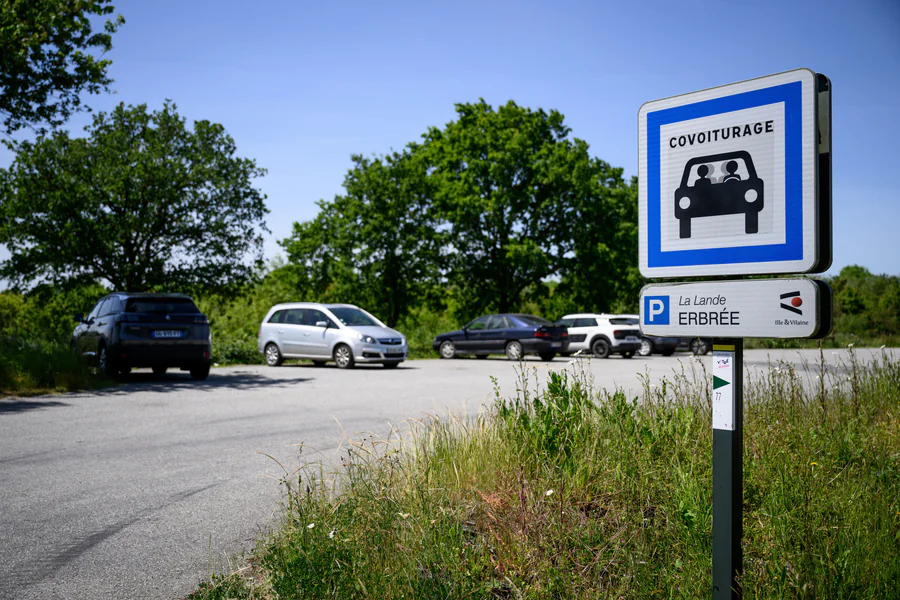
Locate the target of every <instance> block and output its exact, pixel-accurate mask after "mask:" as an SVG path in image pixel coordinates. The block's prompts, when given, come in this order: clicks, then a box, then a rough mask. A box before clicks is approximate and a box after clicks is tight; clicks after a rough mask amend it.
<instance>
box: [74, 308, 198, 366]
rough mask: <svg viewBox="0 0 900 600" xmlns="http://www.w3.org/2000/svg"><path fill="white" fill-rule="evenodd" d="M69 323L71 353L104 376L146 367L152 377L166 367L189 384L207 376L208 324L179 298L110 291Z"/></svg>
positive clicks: (196, 309)
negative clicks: (183, 373)
mask: <svg viewBox="0 0 900 600" xmlns="http://www.w3.org/2000/svg"><path fill="white" fill-rule="evenodd" d="M75 320H76V321H78V326H77V327H75V331H74V332H73V333H72V348H73V349H75V351H76V352H79V353H81V354H83V355H85V356H89V357H93V358H94V359H95V360H96V362H97V365H98V366H99V367H100V371H101V372H102V373H103V374H105V375H107V376H110V377H112V376H116V375H125V374H127V373H128V372H129V371H131V369H132V368H136V367H149V368H152V369H153V373H154V375H156V376H161V375H163V374H165V372H166V370H167V369H168V368H170V367H171V368H178V369H181V370H182V371H190V372H191V377H193V378H194V379H206V378H207V376H209V361H210V358H209V357H210V352H211V351H212V338H211V336H210V333H209V320H208V319H207V318H206V315H204V314H203V313H201V312H200V309H198V308H197V305H195V304H194V301H193V300H191V299H190V298H189V297H188V296H185V295H184V294H151V293H144V294H129V293H125V292H113V293H112V294H109V295H107V296H104V297H103V298H101V299H100V301H99V302H97V305H96V306H94V309H93V310H92V311H91V312H90V314H89V315H88V316H87V317H84V316H83V315H76V316H75Z"/></svg>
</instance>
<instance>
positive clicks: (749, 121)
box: [638, 69, 832, 600]
mask: <svg viewBox="0 0 900 600" xmlns="http://www.w3.org/2000/svg"><path fill="white" fill-rule="evenodd" d="M638 152H639V157H638V179H639V193H638V202H639V241H640V244H639V264H640V269H641V273H642V274H643V275H644V276H645V277H647V278H651V279H653V278H678V277H692V278H694V277H709V276H716V277H718V276H737V277H742V276H746V275H775V274H779V275H783V274H808V273H818V272H822V271H825V270H827V269H828V267H829V266H830V265H831V255H832V252H831V223H832V220H831V82H830V81H829V80H828V78H827V77H825V76H824V75H821V74H817V73H814V72H812V71H810V70H807V69H798V70H795V71H789V72H786V73H779V74H776V75H770V76H767V77H761V78H759V79H753V80H749V81H743V82H739V83H733V84H729V85H725V86H722V87H717V88H712V89H708V90H702V91H699V92H693V93H690V94H685V95H682V96H675V97H672V98H665V99H662V100H655V101H653V102H648V103H646V104H644V105H643V106H642V107H641V109H640V111H639V113H638ZM640 304H641V309H640V311H641V329H642V331H643V332H644V333H645V334H648V335H667V336H681V337H704V338H712V339H713V354H712V360H713V364H712V377H713V382H712V383H713V386H712V394H713V398H712V407H713V412H712V428H713V475H712V477H713V481H712V487H713V498H712V500H713V526H712V549H713V557H712V558H713V575H712V586H711V587H712V597H713V598H714V599H715V600H719V599H722V600H724V599H732V598H740V597H741V595H742V592H741V587H740V581H741V575H742V572H743V567H742V551H741V539H742V537H743V514H742V506H743V501H742V500H743V421H744V415H743V407H744V404H743V370H744V364H743V363H744V356H743V340H744V338H748V337H758V338H771V337H774V338H819V337H824V336H826V335H828V334H829V333H830V331H831V327H832V300H831V288H830V287H828V285H827V284H825V283H823V282H821V281H816V280H813V279H808V278H801V277H796V278H782V279H737V280H731V281H722V280H716V281H694V282H690V283H686V282H685V283H672V282H668V283H651V284H648V285H647V286H645V287H644V289H643V290H642V291H641V301H640Z"/></svg>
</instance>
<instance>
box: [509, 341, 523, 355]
mask: <svg viewBox="0 0 900 600" xmlns="http://www.w3.org/2000/svg"><path fill="white" fill-rule="evenodd" d="M506 358H508V359H509V360H522V344H520V343H519V342H516V341H512V342H510V343H508V344H507V345H506Z"/></svg>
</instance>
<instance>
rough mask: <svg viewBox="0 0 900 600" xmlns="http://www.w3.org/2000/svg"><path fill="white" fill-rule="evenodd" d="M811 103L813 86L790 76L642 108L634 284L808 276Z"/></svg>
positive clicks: (812, 255)
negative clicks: (641, 279) (638, 276)
mask: <svg viewBox="0 0 900 600" xmlns="http://www.w3.org/2000/svg"><path fill="white" fill-rule="evenodd" d="M829 93H830V88H829ZM818 101H819V98H818V96H817V75H816V74H815V73H813V72H812V71H809V70H807V69H799V70H796V71H790V72H787V73H781V74H778V75H771V76H768V77H762V78H759V79H753V80H750V81H744V82H741V83H735V84H731V85H726V86H722V87H718V88H713V89H709V90H703V91H700V92H694V93H691V94H686V95H683V96H676V97H673V98H666V99H663V100H657V101H654V102H648V103H647V104H644V105H643V106H642V107H641V109H640V111H639V115H638V134H639V139H638V150H639V156H638V177H639V180H640V186H639V195H638V198H639V235H640V269H641V273H642V274H643V275H645V276H646V277H680V276H691V277H694V276H705V275H746V274H766V273H805V272H809V271H811V270H812V269H814V268H815V267H816V265H817V264H818V262H819V261H818V239H817V236H818V223H817V205H816V202H817V197H818V193H817V178H818V171H817V169H818V160H817V159H818V152H819V147H818V140H817V135H816V132H817V110H818V103H819V102H818Z"/></svg>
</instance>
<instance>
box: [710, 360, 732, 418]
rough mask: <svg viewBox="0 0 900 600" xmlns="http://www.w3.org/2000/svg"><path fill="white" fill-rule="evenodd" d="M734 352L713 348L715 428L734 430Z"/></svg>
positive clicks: (713, 415)
mask: <svg viewBox="0 0 900 600" xmlns="http://www.w3.org/2000/svg"><path fill="white" fill-rule="evenodd" d="M732 382H734V352H727V351H722V350H713V390H712V394H713V402H712V409H713V414H712V420H713V429H727V430H728V431H734V386H733V385H732Z"/></svg>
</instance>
